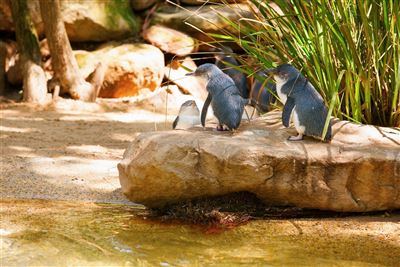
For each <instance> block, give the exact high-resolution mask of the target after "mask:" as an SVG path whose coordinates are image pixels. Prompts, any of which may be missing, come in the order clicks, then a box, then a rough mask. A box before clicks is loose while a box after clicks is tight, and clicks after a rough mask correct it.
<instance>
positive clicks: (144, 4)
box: [131, 0, 157, 11]
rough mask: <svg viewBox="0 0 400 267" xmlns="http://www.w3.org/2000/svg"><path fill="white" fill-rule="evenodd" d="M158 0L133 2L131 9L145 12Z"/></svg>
mask: <svg viewBox="0 0 400 267" xmlns="http://www.w3.org/2000/svg"><path fill="white" fill-rule="evenodd" d="M156 2H157V0H131V7H132V9H133V10H135V11H142V10H145V9H147V8H149V7H151V6H152V5H154V4H155V3H156Z"/></svg>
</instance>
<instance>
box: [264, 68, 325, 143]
mask: <svg viewBox="0 0 400 267" xmlns="http://www.w3.org/2000/svg"><path fill="white" fill-rule="evenodd" d="M266 73H267V74H268V75H272V76H273V78H274V80H275V81H276V91H277V93H278V96H279V98H280V99H281V101H282V103H283V105H284V106H283V112H282V123H283V125H284V126H285V127H289V122H290V120H291V118H293V122H294V125H295V128H296V130H297V132H298V135H297V136H290V137H289V138H288V140H290V141H297V140H302V139H303V135H308V136H312V137H315V138H318V139H322V133H323V129H324V125H325V121H326V119H327V116H328V111H327V109H326V107H325V104H324V100H323V98H322V97H321V95H320V94H319V93H318V92H317V90H316V89H315V88H314V86H313V85H312V84H311V83H310V82H309V81H308V80H307V79H306V78H305V77H304V76H303V75H302V74H301V73H300V72H299V71H298V70H297V69H296V68H295V67H293V66H292V65H290V64H283V65H280V66H278V67H277V68H273V69H268V70H266ZM328 119H329V125H328V129H327V132H326V135H325V138H324V140H323V141H330V140H331V139H332V127H331V122H330V118H328Z"/></svg>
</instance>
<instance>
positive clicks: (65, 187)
mask: <svg viewBox="0 0 400 267" xmlns="http://www.w3.org/2000/svg"><path fill="white" fill-rule="evenodd" d="M0 108H1V114H0V117H1V124H0V131H1V137H0V138H1V177H0V198H22V199H36V198H38V199H57V200H75V201H89V202H108V203H129V202H128V200H127V199H126V198H125V197H124V196H123V195H122V193H121V191H120V184H119V180H118V170H117V168H116V165H117V163H118V162H119V161H120V160H121V159H122V155H123V152H124V150H125V148H126V147H127V146H128V144H129V142H130V141H131V140H132V139H133V138H134V136H135V133H137V132H146V131H154V130H164V129H167V128H170V127H171V122H172V121H173V119H174V118H175V116H173V115H170V116H165V115H164V114H159V113H153V112H151V111H147V110H146V109H139V110H138V109H137V108H133V106H132V104H131V103H130V101H129V100H101V99H100V100H98V101H97V102H96V103H83V102H80V101H73V100H66V99H60V100H59V101H57V102H56V103H53V104H51V105H48V106H46V107H37V106H34V105H28V104H21V103H4V102H3V103H1V104H0ZM166 119H167V122H166Z"/></svg>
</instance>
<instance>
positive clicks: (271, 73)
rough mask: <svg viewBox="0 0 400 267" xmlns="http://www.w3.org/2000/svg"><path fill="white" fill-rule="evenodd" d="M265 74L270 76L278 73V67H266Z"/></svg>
mask: <svg viewBox="0 0 400 267" xmlns="http://www.w3.org/2000/svg"><path fill="white" fill-rule="evenodd" d="M265 74H267V75H268V76H271V75H274V74H276V69H275V68H272V69H266V70H265Z"/></svg>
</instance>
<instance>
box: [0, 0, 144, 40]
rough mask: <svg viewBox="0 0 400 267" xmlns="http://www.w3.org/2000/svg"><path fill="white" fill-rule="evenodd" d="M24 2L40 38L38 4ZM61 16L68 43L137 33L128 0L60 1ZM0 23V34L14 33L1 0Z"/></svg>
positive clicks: (8, 14)
mask: <svg viewBox="0 0 400 267" xmlns="http://www.w3.org/2000/svg"><path fill="white" fill-rule="evenodd" d="M27 2H28V8H29V12H30V14H31V17H32V20H33V22H34V24H35V27H36V31H37V32H38V34H39V36H42V35H43V33H44V31H43V29H44V28H43V22H42V19H41V15H40V10H39V1H38V0H29V1H27ZM61 13H62V16H63V20H64V23H65V28H66V31H67V34H68V37H69V40H70V41H76V42H82V41H109V40H115V39H122V38H125V37H128V36H134V35H136V34H137V33H138V32H139V30H140V19H139V18H138V17H136V16H135V15H134V14H133V12H132V10H131V8H130V2H129V0H121V1H104V0H90V1H87V0H61ZM0 22H2V23H0V30H7V31H14V25H13V24H12V23H11V24H10V22H12V17H11V12H10V8H9V6H8V3H7V1H6V0H0ZM3 23H4V24H3Z"/></svg>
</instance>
